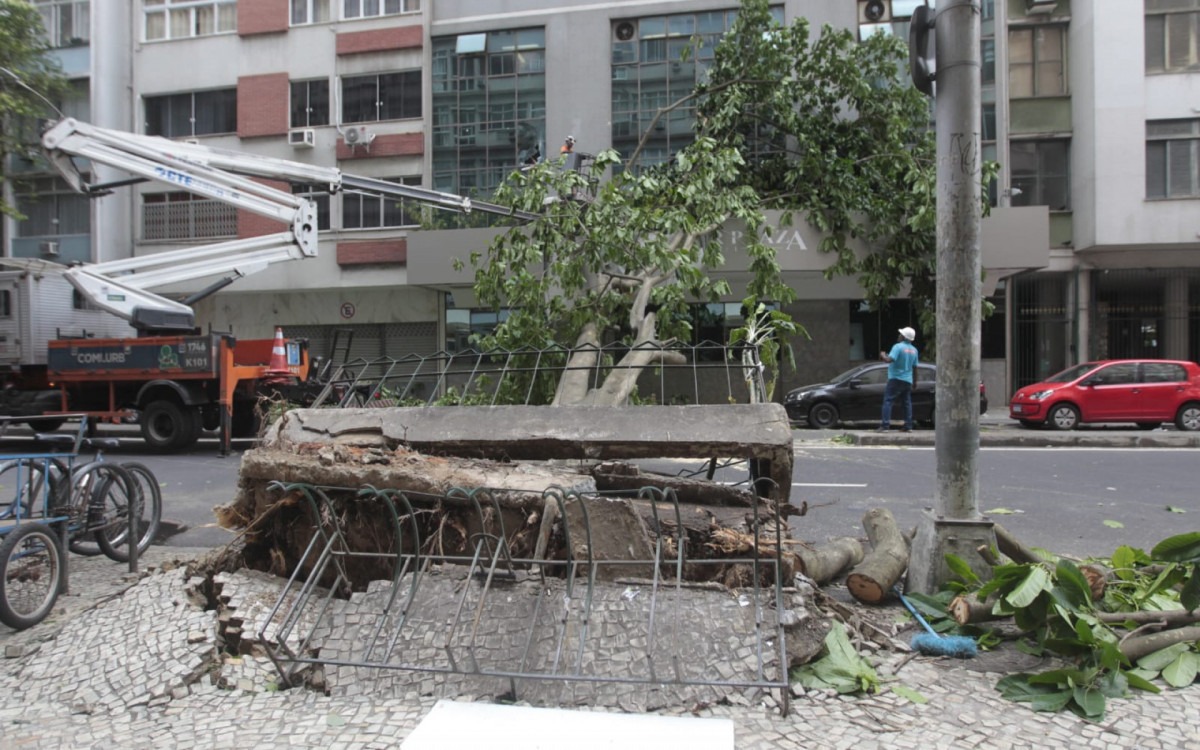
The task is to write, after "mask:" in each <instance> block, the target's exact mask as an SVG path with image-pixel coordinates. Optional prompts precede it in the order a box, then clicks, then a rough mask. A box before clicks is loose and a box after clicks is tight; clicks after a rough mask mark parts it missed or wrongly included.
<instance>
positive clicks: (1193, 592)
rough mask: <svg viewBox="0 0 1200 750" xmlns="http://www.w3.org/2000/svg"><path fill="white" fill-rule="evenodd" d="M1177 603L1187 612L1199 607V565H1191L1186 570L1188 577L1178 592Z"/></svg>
mask: <svg viewBox="0 0 1200 750" xmlns="http://www.w3.org/2000/svg"><path fill="white" fill-rule="evenodd" d="M1179 603H1180V604H1182V605H1183V608H1184V609H1186V610H1187V611H1188V612H1194V611H1195V610H1196V608H1197V607H1200V565H1192V566H1191V567H1190V569H1189V570H1188V577H1187V578H1186V579H1185V580H1184V582H1183V588H1181V589H1180V590H1179Z"/></svg>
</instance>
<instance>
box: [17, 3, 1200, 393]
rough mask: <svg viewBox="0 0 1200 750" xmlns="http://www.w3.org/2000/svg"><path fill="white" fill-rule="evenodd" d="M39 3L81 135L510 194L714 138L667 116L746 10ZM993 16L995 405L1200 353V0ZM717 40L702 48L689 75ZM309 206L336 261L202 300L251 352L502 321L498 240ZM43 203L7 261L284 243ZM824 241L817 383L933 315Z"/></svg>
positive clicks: (806, 377) (435, 345)
mask: <svg viewBox="0 0 1200 750" xmlns="http://www.w3.org/2000/svg"><path fill="white" fill-rule="evenodd" d="M915 4H916V3H915V2H914V1H913V0H891V1H890V2H888V0H838V2H827V1H825V0H821V1H820V2H818V1H817V0H784V2H780V3H778V4H777V6H776V7H775V9H774V12H775V13H776V14H777V16H778V17H780V18H781V19H782V20H784V21H790V20H792V19H795V18H799V17H806V18H808V19H809V21H810V22H811V24H812V26H813V27H814V28H819V27H820V26H822V25H824V24H829V25H831V26H834V27H841V28H858V29H859V32H860V33H862V34H865V33H895V34H900V35H906V34H907V20H906V19H907V16H908V15H909V14H911V12H912V7H913V6H914V5H915ZM37 5H39V7H41V8H43V10H44V11H45V13H44V15H45V16H46V18H47V21H48V23H47V28H48V29H51V32H50V33H51V35H52V39H55V40H56V43H57V44H59V50H58V53H59V54H60V55H61V56H62V59H63V60H64V61H66V62H67V63H71V61H72V60H75V62H74V63H71V64H70V65H64V67H65V68H67V69H68V72H69V73H70V74H71V76H72V78H73V80H75V81H76V87H77V89H78V90H79V92H80V93H79V96H78V99H79V101H78V102H76V103H75V104H74V110H72V111H66V114H69V115H76V116H80V117H81V118H82V119H89V120H91V121H92V122H95V123H96V124H98V125H102V126H106V127H112V128H117V129H126V130H132V131H135V132H143V133H149V134H156V135H163V136H166V137H170V138H180V139H195V140H196V141H198V142H200V143H203V144H206V145H212V146H217V147H222V148H229V149H234V150H241V151H251V152H255V153H260V154H264V155H270V156H275V157H280V158H285V159H292V160H297V161H305V162H309V163H313V164H318V165H322V166H337V167H340V168H341V169H342V170H343V171H345V172H348V173H353V174H359V175H364V176H370V177H377V178H382V179H387V180H392V181H397V182H403V183H409V184H418V185H423V186H425V187H430V188H436V189H439V190H443V191H448V192H455V193H463V194H481V195H482V194H486V193H487V192H488V191H490V190H491V189H493V188H494V187H495V185H497V184H498V183H499V181H500V180H503V179H504V177H505V176H506V175H507V174H508V173H510V172H511V171H512V170H513V169H514V168H516V167H517V166H518V165H519V164H521V163H523V162H524V161H525V160H527V159H530V158H535V157H537V156H539V155H540V156H553V155H556V154H557V153H558V148H559V145H560V144H561V143H562V141H563V139H564V138H565V137H566V136H567V135H572V136H574V138H575V140H576V143H577V148H578V149H579V150H581V151H587V152H593V153H594V152H597V151H600V150H602V149H604V148H608V147H614V148H617V149H618V150H622V149H624V150H625V151H628V150H630V149H631V147H632V144H634V143H636V141H637V139H638V138H639V137H640V135H641V133H642V132H643V131H644V130H645V129H646V128H652V129H653V131H654V133H653V135H652V137H651V139H650V147H649V150H648V151H647V158H649V160H650V161H652V162H653V161H665V160H667V159H668V158H670V155H671V153H672V152H673V151H675V150H677V149H678V148H679V147H681V146H682V145H684V144H686V143H687V141H688V139H689V138H690V126H691V119H690V118H691V113H690V112H689V111H688V110H686V109H681V110H678V111H675V112H672V113H671V114H670V115H669V116H667V117H665V118H659V120H658V121H655V115H656V114H657V112H658V109H659V108H660V107H663V106H664V105H666V104H668V103H670V102H671V101H674V100H675V99H678V98H679V96H681V95H683V94H684V93H686V92H687V91H690V90H691V87H692V86H694V84H695V82H696V81H697V80H698V79H699V77H700V76H702V75H703V72H704V66H705V60H706V59H707V58H706V54H707V51H708V50H711V46H712V45H713V44H715V43H716V41H717V40H718V39H719V38H720V35H721V34H722V33H723V32H724V31H725V30H726V29H727V28H728V25H729V23H730V21H731V18H732V14H733V13H734V12H735V11H736V7H737V2H736V0H625V1H614V2H607V3H588V4H575V3H566V2H562V0H506V2H503V3H495V2H490V1H489V2H483V1H481V0H438V1H437V2H433V1H432V0H113V2H111V3H109V2H106V3H105V5H104V13H102V14H101V13H98V12H95V11H94V10H92V12H90V13H89V8H90V6H89V3H88V2H87V1H86V0H73V2H65V1H64V0H39V2H38V3H37ZM1160 6H1161V7H1160ZM1193 6H1194V7H1193ZM983 12H984V27H983V39H982V40H981V41H982V47H981V49H982V53H983V60H984V66H983V71H982V75H983V79H982V82H983V93H984V97H983V101H984V108H983V112H982V123H983V129H982V133H981V136H982V139H983V141H982V143H983V148H984V156H985V157H986V158H995V159H996V160H997V161H999V162H1000V163H1001V165H1002V169H1001V173H1000V179H999V180H998V181H997V184H996V185H995V187H994V190H993V196H992V197H993V202H994V204H995V209H994V210H993V213H992V216H990V217H989V218H988V219H986V220H985V223H984V227H983V241H982V244H983V261H984V266H985V268H986V269H987V272H988V273H987V279H986V281H985V293H986V294H988V295H989V297H990V298H991V299H992V300H993V301H994V302H995V303H997V310H998V314H997V315H995V316H993V317H992V318H990V319H989V320H988V321H986V322H985V324H984V333H983V337H982V341H983V357H984V376H985V380H986V381H987V384H988V387H989V391H990V393H991V394H992V398H993V402H994V403H1001V402H1003V401H1005V400H1006V398H1007V396H1008V394H1009V393H1011V392H1012V391H1013V390H1014V389H1015V388H1016V387H1019V386H1020V385H1022V384H1025V383H1028V382H1032V380H1036V379H1037V377H1038V376H1041V375H1043V374H1048V373H1047V372H1046V371H1047V370H1049V371H1055V370H1057V369H1059V368H1060V367H1062V366H1065V365H1067V364H1071V363H1073V362H1075V361H1079V360H1081V359H1084V358H1087V357H1093V356H1126V355H1128V356H1133V355H1135V354H1136V355H1137V356H1148V355H1151V354H1154V355H1158V356H1171V357H1175V356H1178V357H1182V358H1188V359H1197V357H1198V356H1200V341H1198V331H1200V325H1198V324H1197V322H1196V321H1197V306H1198V305H1200V294H1198V292H1197V285H1198V283H1200V236H1198V235H1197V231H1198V230H1200V227H1194V226H1193V224H1194V223H1195V219H1194V217H1195V216H1196V211H1195V208H1196V206H1197V203H1196V201H1197V200H1200V186H1198V184H1197V183H1200V179H1198V178H1197V166H1196V164H1197V161H1198V160H1200V153H1198V152H1200V130H1197V127H1198V126H1197V122H1200V121H1197V120H1196V119H1195V117H1196V116H1195V114H1194V113H1193V112H1192V107H1193V106H1197V105H1195V104H1193V103H1192V102H1191V99H1192V98H1194V92H1195V90H1196V88H1197V86H1198V85H1200V74H1198V71H1197V70H1196V62H1195V57H1196V53H1195V51H1194V50H1195V49H1196V48H1197V46H1198V45H1197V40H1196V39H1195V34H1196V33H1197V31H1196V29H1197V28H1198V27H1200V23H1197V22H1196V20H1195V19H1196V18H1197V17H1198V16H1200V0H1172V1H1171V2H1167V0H1144V3H1143V2H1128V3H1108V2H1102V1H1101V0H1073V1H1072V2H1068V0H1061V1H1060V2H1057V3H1052V2H1047V1H1046V0H1007V2H1005V1H1004V0H984V1H983ZM64 18H67V19H69V20H68V21H64V20H63V19H64ZM64 24H66V25H64ZM83 28H86V29H87V30H88V31H87V33H86V35H82V34H81V32H79V31H78V30H79V29H83ZM1134 29H1142V30H1144V33H1142V34H1136V33H1133V31H1132V30H1134ZM1131 34H1132V36H1131ZM54 35H58V36H57V37H55V36H54ZM693 40H698V41H699V45H698V47H697V50H698V53H697V55H696V56H694V57H693V58H689V60H684V59H682V58H681V57H680V55H679V53H680V51H681V50H682V48H683V46H685V45H687V44H689V43H692V41H693ZM1189 40H1190V41H1189ZM1189 45H1190V46H1189ZM84 60H86V63H85V62H83V61H84ZM295 189H296V190H297V191H299V192H304V193H306V194H308V195H310V196H311V197H313V198H314V199H315V200H316V201H317V203H318V206H319V208H320V222H321V230H322V231H321V242H320V245H321V247H320V254H319V256H318V257H317V258H315V259H310V260H305V261H304V262H297V263H289V264H281V265H276V266H272V267H271V268H270V269H269V270H267V271H266V272H263V273H260V274H257V275H253V276H249V277H247V278H245V279H241V280H239V281H238V282H237V283H236V284H234V285H232V286H231V287H229V288H228V289H227V290H225V291H222V292H220V293H218V294H216V295H214V296H213V297H210V298H208V299H206V300H204V301H202V302H201V303H200V304H199V305H198V307H197V313H198V319H199V320H200V321H202V323H203V325H205V326H206V327H212V328H214V329H216V330H231V331H233V332H234V333H235V334H236V335H239V336H245V337H261V336H269V335H270V333H271V331H272V330H273V328H274V326H276V325H281V326H283V327H284V328H285V330H286V331H287V333H288V334H289V335H291V336H307V337H308V338H309V339H310V340H311V341H312V342H313V348H314V351H316V352H317V353H323V348H324V347H328V346H330V345H331V343H332V341H333V338H334V331H336V330H339V329H340V330H347V329H349V330H353V331H354V339H353V348H352V351H351V354H352V355H354V356H375V355H381V354H388V355H391V356H406V355H411V354H425V353H432V352H435V351H438V350H442V349H450V348H454V347H462V346H465V345H466V340H467V338H468V337H469V335H470V333H472V332H478V331H480V330H485V329H486V328H487V327H489V326H491V325H494V323H495V319H496V313H495V312H494V311H490V310H485V309H480V308H479V307H478V305H476V304H475V302H474V300H473V298H472V294H471V274H470V273H469V271H468V272H461V271H456V270H455V269H454V267H453V263H452V259H454V258H460V259H466V258H467V257H468V256H469V255H470V253H471V252H473V251H477V250H481V249H483V248H484V247H486V243H487V240H488V237H489V236H490V235H489V230H487V229H454V230H440V231H421V230H419V229H418V227H417V225H416V218H415V217H416V215H417V211H416V210H415V208H416V207H415V206H409V205H405V203H404V201H400V202H395V201H384V200H381V199H380V198H378V197H377V196H371V195H367V194H360V193H356V192H354V191H349V190H347V191H344V192H342V193H340V194H338V195H332V196H331V195H329V194H328V192H327V191H326V190H325V189H324V188H323V186H319V185H313V186H297V187H296V188H295ZM31 192H32V194H31V195H30V200H29V201H26V203H25V204H23V205H26V206H29V207H30V208H33V209H34V211H35V213H36V214H37V216H39V217H42V216H44V217H45V219H44V220H41V219H39V220H38V221H33V220H27V221H26V222H10V226H9V228H10V231H9V232H6V233H5V237H9V238H11V239H10V241H9V247H7V248H5V249H4V252H5V253H6V254H11V255H14V256H21V257H39V256H45V255H46V249H47V248H49V247H51V244H50V243H57V244H55V245H53V247H54V248H55V251H56V253H58V255H57V257H60V258H62V259H66V260H81V261H87V260H108V259H111V258H114V257H121V256H122V255H129V254H134V255H140V254H147V253H154V252H160V251H163V250H168V249H175V248H178V247H183V246H188V245H189V244H194V243H199V242H216V241H221V240H224V239H229V238H233V237H246V236H252V235H255V234H260V233H265V232H268V231H277V229H276V228H275V227H273V226H266V225H264V222H262V221H260V220H257V219H254V218H252V217H248V216H245V215H239V213H238V212H237V211H235V210H232V209H230V208H229V207H227V206H223V205H219V204H214V203H211V202H209V201H204V200H197V199H196V198H195V197H194V196H191V195H189V194H186V193H175V192H171V191H169V190H166V189H165V188H164V187H163V186H161V185H143V186H139V187H137V188H135V189H134V190H132V191H128V190H126V191H116V192H115V193H114V194H113V195H111V196H107V197H105V198H102V199H99V200H96V201H93V202H92V203H91V204H90V206H88V205H87V204H86V203H83V204H81V203H79V202H78V201H79V200H83V199H78V198H77V196H74V195H71V194H68V193H67V192H66V191H65V190H64V189H63V188H62V186H61V185H60V184H59V183H57V181H56V180H54V179H53V178H51V177H49V176H48V175H47V176H45V177H44V184H43V185H41V186H40V187H38V188H34V189H33V190H32V191H31ZM47 196H50V197H51V200H47ZM60 197H61V200H60ZM34 198H36V200H34ZM26 213H27V214H29V213H30V212H29V211H27V212H26ZM53 218H57V219H58V221H57V222H54V221H51V219H53ZM39 222H40V223H39ZM727 237H728V242H729V245H730V248H729V252H728V253H727V255H728V258H729V266H728V267H727V268H726V269H723V273H726V274H727V275H728V278H729V279H730V281H731V285H732V286H733V292H734V293H733V295H731V298H730V299H729V300H727V302H725V303H722V304H719V305H710V306H706V308H705V309H704V310H703V311H702V312H703V314H702V315H698V319H702V320H703V321H705V325H706V328H705V330H702V331H701V332H700V333H699V336H700V337H701V338H715V337H718V336H720V335H722V334H724V333H725V332H726V331H727V330H728V329H729V328H731V327H735V326H736V325H738V324H739V323H740V320H739V319H738V315H739V309H738V308H739V305H738V300H739V299H740V296H739V293H740V291H741V290H740V289H739V284H738V279H739V274H740V273H741V272H742V271H744V266H742V267H739V266H738V263H739V258H738V254H737V252H736V244H737V243H736V240H737V237H736V229H732V228H731V229H730V230H729V232H728V233H727ZM819 240H820V237H819V235H817V234H816V233H815V232H813V231H811V230H810V228H807V227H797V228H793V229H789V230H787V231H782V232H780V233H778V234H777V235H776V238H775V241H776V243H777V245H778V247H779V249H780V260H781V264H782V266H783V268H784V269H785V273H786V274H787V280H788V281H789V283H791V284H792V285H793V286H794V287H795V288H796V290H797V292H798V297H799V299H798V301H797V302H796V303H794V305H792V307H791V309H790V310H789V311H790V312H791V313H792V314H793V315H794V317H795V318H796V319H797V320H798V321H799V322H801V323H803V324H804V325H805V326H806V327H807V328H808V330H809V331H810V333H812V336H813V339H812V341H804V342H798V343H797V354H798V359H799V363H800V369H799V371H798V372H796V373H788V374H785V376H784V378H783V381H782V382H781V384H780V387H781V388H787V387H789V386H791V385H797V384H800V383H803V382H811V381H813V380H818V379H821V378H825V377H827V376H829V375H832V374H833V373H835V372H838V371H841V370H843V369H845V368H846V367H848V366H850V365H852V364H854V363H856V362H857V361H861V360H863V359H871V358H873V355H874V353H875V352H877V351H878V349H879V348H881V347H882V345H884V344H886V343H889V342H890V341H891V339H892V338H893V337H894V329H895V328H897V327H899V326H901V325H905V324H908V323H910V322H912V321H911V319H910V317H909V316H908V313H907V305H906V303H905V301H904V300H897V301H896V303H895V304H894V305H892V306H891V307H890V308H889V310H886V311H870V310H867V309H866V308H865V306H864V305H863V304H862V303H861V297H862V293H861V290H860V289H858V287H857V285H856V284H855V283H854V281H853V280H852V279H835V280H832V281H827V280H825V279H824V277H823V274H822V271H823V270H824V268H825V266H826V265H827V261H826V259H825V258H823V257H822V256H821V255H820V253H818V252H816V250H815V248H816V247H817V244H818V242H819ZM202 286H204V283H199V282H198V283H197V284H196V285H195V288H200V287H202ZM170 291H176V292H181V293H182V292H185V291H194V289H191V288H189V289H176V290H170Z"/></svg>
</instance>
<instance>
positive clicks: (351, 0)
mask: <svg viewBox="0 0 1200 750" xmlns="http://www.w3.org/2000/svg"><path fill="white" fill-rule="evenodd" d="M419 10H421V0H342V18H343V19H344V20H346V21H349V20H352V19H355V18H375V17H376V16H394V15H397V14H400V13H416V12H417V11H419Z"/></svg>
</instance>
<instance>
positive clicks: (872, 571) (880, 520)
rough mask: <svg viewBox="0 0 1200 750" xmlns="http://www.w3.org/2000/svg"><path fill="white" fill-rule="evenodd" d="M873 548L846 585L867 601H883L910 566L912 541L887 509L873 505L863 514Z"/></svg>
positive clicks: (847, 579) (851, 574)
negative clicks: (909, 547) (910, 543)
mask: <svg viewBox="0 0 1200 750" xmlns="http://www.w3.org/2000/svg"><path fill="white" fill-rule="evenodd" d="M863 528H865V529H866V530H867V539H868V540H870V542H871V551H870V552H868V553H867V554H866V556H864V557H863V559H862V562H860V563H859V564H858V565H856V566H855V567H854V570H852V571H850V575H848V576H846V588H848V589H849V590H850V593H851V594H852V595H853V596H854V598H855V599H857V600H859V601H860V602H863V603H865V604H879V603H880V602H882V601H883V599H884V597H886V596H887V594H888V592H889V591H891V589H892V587H893V586H895V585H896V582H897V581H899V580H900V576H902V575H904V571H905V569H907V568H908V542H906V541H905V539H904V535H903V534H901V533H900V529H899V527H897V526H896V519H895V518H894V517H893V516H892V513H891V511H889V510H887V509H886V508H872V509H871V510H869V511H867V513H866V515H864V516H863Z"/></svg>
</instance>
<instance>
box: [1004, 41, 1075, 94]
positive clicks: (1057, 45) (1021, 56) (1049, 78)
mask: <svg viewBox="0 0 1200 750" xmlns="http://www.w3.org/2000/svg"><path fill="white" fill-rule="evenodd" d="M1066 44H1067V37H1066V28H1065V27H1063V26H1027V27H1019V28H1012V29H1010V30H1009V32H1008V90H1009V95H1010V96H1012V97H1013V98H1022V97H1032V96H1061V95H1063V94H1065V93H1067V76H1066V59H1067V58H1066Z"/></svg>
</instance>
